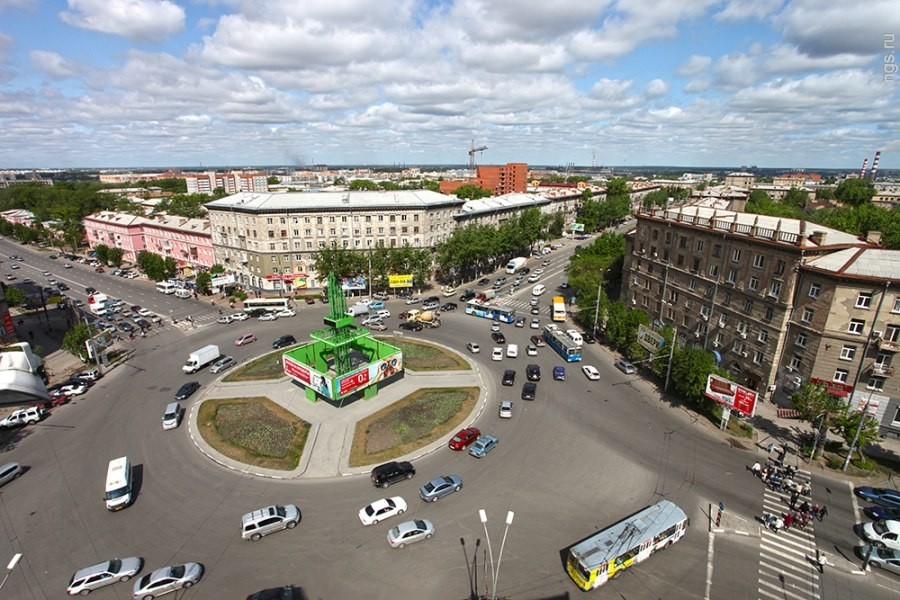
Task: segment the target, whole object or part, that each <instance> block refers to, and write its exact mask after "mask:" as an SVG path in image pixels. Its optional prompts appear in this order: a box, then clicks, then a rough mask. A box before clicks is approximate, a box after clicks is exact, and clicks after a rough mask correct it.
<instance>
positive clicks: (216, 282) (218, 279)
mask: <svg viewBox="0 0 900 600" xmlns="http://www.w3.org/2000/svg"><path fill="white" fill-rule="evenodd" d="M209 283H210V285H212V286H215V287H222V286H223V285H233V284H234V274H233V273H229V274H228V275H217V276H215V277H210V279H209Z"/></svg>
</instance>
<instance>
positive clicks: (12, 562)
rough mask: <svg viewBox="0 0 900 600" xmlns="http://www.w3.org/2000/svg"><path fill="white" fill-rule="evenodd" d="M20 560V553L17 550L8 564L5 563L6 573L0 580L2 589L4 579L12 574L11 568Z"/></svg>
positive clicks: (4, 583) (4, 582)
mask: <svg viewBox="0 0 900 600" xmlns="http://www.w3.org/2000/svg"><path fill="white" fill-rule="evenodd" d="M20 560H22V553H21V552H17V553H16V554H15V555H14V556H13V557H12V560H10V561H9V564H8V565H6V575H4V576H3V581H0V589H3V586H4V585H6V580H7V579H9V576H10V575H11V574H12V571H13V569H15V568H16V565H18V564H19V561H20Z"/></svg>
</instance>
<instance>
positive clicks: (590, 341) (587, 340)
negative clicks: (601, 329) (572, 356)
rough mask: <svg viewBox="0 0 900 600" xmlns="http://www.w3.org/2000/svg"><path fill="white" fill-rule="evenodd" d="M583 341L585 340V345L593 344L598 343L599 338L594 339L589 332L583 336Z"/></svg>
mask: <svg viewBox="0 0 900 600" xmlns="http://www.w3.org/2000/svg"><path fill="white" fill-rule="evenodd" d="M581 339H582V340H584V343H585V344H593V343H596V341H597V338H595V337H594V334H593V333H590V332H587V331H585V332H584V333H582V334H581Z"/></svg>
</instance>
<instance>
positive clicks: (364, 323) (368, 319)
mask: <svg viewBox="0 0 900 600" xmlns="http://www.w3.org/2000/svg"><path fill="white" fill-rule="evenodd" d="M372 323H381V317H380V316H379V315H369V316H368V317H366V318H365V319H363V320H362V322H361V323H360V325H362V326H363V327H366V326H368V325H371V324H372Z"/></svg>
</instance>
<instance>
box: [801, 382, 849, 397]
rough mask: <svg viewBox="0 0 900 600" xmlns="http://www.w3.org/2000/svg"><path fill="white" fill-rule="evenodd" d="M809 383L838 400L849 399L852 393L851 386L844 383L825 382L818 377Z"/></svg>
mask: <svg viewBox="0 0 900 600" xmlns="http://www.w3.org/2000/svg"><path fill="white" fill-rule="evenodd" d="M810 381H811V382H812V383H814V384H816V385H820V386H822V387H823V388H825V391H827V392H828V393H829V394H831V395H832V396H837V397H838V398H849V397H850V394H852V393H853V386H852V385H847V384H846V383H840V382H839V381H825V380H824V379H819V378H818V377H813V378H812V379H810Z"/></svg>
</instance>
